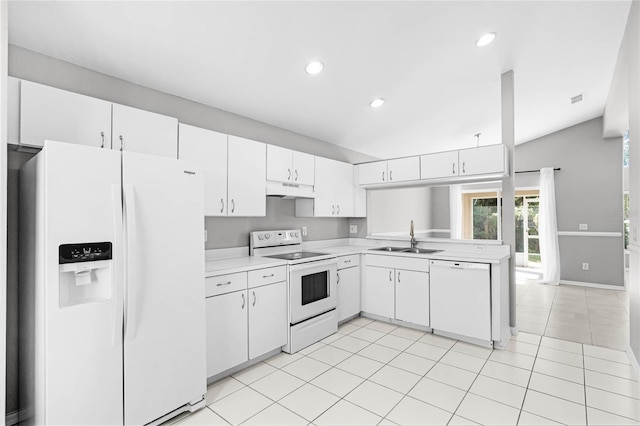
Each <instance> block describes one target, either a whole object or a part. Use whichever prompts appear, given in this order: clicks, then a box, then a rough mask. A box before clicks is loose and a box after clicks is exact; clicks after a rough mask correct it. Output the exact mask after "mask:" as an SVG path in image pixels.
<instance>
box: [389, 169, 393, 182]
mask: <svg viewBox="0 0 640 426" xmlns="http://www.w3.org/2000/svg"><path fill="white" fill-rule="evenodd" d="M392 173H393V170H389V182H391V181H392V180H393V175H392Z"/></svg>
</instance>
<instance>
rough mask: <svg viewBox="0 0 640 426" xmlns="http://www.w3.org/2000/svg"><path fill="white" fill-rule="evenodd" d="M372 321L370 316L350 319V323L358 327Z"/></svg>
mask: <svg viewBox="0 0 640 426" xmlns="http://www.w3.org/2000/svg"><path fill="white" fill-rule="evenodd" d="M372 322H373V320H370V319H369V318H365V317H358V318H354V319H352V320H351V321H349V324H352V325H355V326H357V327H364V326H365V325H367V324H371V323H372Z"/></svg>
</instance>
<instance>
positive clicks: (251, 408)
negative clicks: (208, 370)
mask: <svg viewBox="0 0 640 426" xmlns="http://www.w3.org/2000/svg"><path fill="white" fill-rule="evenodd" d="M271 404H273V401H271V400H270V399H269V398H267V397H266V396H264V395H262V394H260V393H258V392H256V391H254V390H253V389H251V388H248V387H245V388H242V389H240V390H239V391H237V392H234V393H232V394H231V395H229V396H227V397H226V398H222V399H221V400H219V401H216V402H214V403H213V404H211V405H210V406H209V407H210V408H211V409H212V410H213V411H215V412H216V413H217V414H218V415H219V416H220V417H222V418H223V419H225V420H226V421H228V422H229V423H231V424H232V425H237V424H240V423H242V422H243V421H245V420H247V419H248V418H249V417H251V416H253V415H254V414H257V413H259V412H260V411H262V410H264V409H265V408H267V407H268V406H270V405H271Z"/></svg>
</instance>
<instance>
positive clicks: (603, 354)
mask: <svg viewBox="0 0 640 426" xmlns="http://www.w3.org/2000/svg"><path fill="white" fill-rule="evenodd" d="M583 350H584V355H585V356H590V357H592V358H600V359H606V360H607V361H614V362H619V363H621V364H631V362H630V361H629V355H627V353H626V352H623V351H616V350H614V349H609V348H603V347H601V346H592V345H584V346H583Z"/></svg>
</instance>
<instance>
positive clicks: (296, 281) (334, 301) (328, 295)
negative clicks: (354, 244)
mask: <svg viewBox="0 0 640 426" xmlns="http://www.w3.org/2000/svg"><path fill="white" fill-rule="evenodd" d="M337 276H338V262H337V260H336V259H328V260H321V261H317V262H308V263H301V264H298V265H291V266H289V288H290V290H289V291H290V293H289V295H290V304H291V324H296V323H299V322H301V321H304V320H306V319H308V318H311V317H314V316H316V315H320V314H323V313H325V312H328V311H330V310H331V309H334V308H336V307H337V306H338V291H337Z"/></svg>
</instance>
